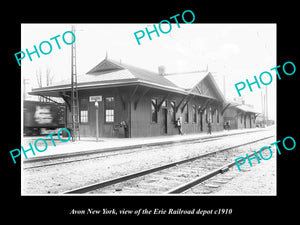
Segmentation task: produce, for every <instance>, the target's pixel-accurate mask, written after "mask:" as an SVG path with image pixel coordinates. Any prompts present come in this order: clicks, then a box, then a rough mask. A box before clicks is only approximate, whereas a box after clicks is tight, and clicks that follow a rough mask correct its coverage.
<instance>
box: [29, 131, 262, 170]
mask: <svg viewBox="0 0 300 225" xmlns="http://www.w3.org/2000/svg"><path fill="white" fill-rule="evenodd" d="M265 131H266V130H255V131H246V132H241V133H233V134H232V133H228V134H222V135H219V136H217V137H209V136H207V137H204V138H201V139H199V138H192V139H187V140H181V141H175V142H174V141H170V142H165V143H162V144H160V145H159V146H160V147H161V146H166V145H170V144H175V143H176V145H178V144H181V145H184V144H187V143H188V144H195V143H205V142H210V141H215V140H219V139H222V138H225V137H228V136H235V135H241V134H248V133H254V132H265ZM157 145H158V143H151V144H144V145H143V144H139V145H136V146H129V147H128V148H126V149H124V148H123V147H122V148H112V149H106V150H102V151H99V150H93V151H83V152H78V154H61V155H54V156H49V157H33V158H29V159H27V160H24V161H23V169H24V170H27V169H35V168H39V167H47V166H55V165H60V164H67V163H74V162H80V161H86V160H91V159H97V158H103V157H108V156H114V155H120V154H130V153H133V152H135V151H139V152H140V151H146V150H149V147H157ZM146 147H147V148H146Z"/></svg>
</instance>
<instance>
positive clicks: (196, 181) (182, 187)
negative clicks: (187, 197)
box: [165, 146, 270, 194]
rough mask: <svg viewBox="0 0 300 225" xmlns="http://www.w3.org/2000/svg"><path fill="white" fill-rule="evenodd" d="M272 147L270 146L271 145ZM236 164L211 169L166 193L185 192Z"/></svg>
mask: <svg viewBox="0 0 300 225" xmlns="http://www.w3.org/2000/svg"><path fill="white" fill-rule="evenodd" d="M269 147H270V146H269ZM259 151H260V150H258V151H256V153H258V152H259ZM263 151H265V149H263ZM254 155H255V154H254V153H252V154H250V155H248V156H249V157H251V156H254ZM240 161H242V159H239V160H238V161H237V162H240ZM235 164H236V162H231V163H228V164H226V165H225V166H221V167H219V168H217V169H215V170H213V171H210V172H208V173H206V174H205V175H203V176H201V177H199V178H196V179H194V180H192V181H190V182H188V183H186V184H183V185H180V186H178V187H176V188H173V189H172V190H170V191H167V192H166V193H165V194H180V193H183V192H185V191H186V190H188V189H191V188H192V187H194V186H197V185H198V184H200V183H202V182H204V181H206V180H208V179H210V178H212V177H215V176H216V175H218V174H220V173H224V172H225V171H228V170H229V168H231V167H233V166H234V165H235Z"/></svg>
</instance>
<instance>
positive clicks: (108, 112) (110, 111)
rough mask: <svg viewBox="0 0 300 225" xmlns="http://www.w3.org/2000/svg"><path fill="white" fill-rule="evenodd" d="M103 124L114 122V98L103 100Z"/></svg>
mask: <svg viewBox="0 0 300 225" xmlns="http://www.w3.org/2000/svg"><path fill="white" fill-rule="evenodd" d="M104 112H105V122H106V123H113V122H114V121H115V100H114V97H106V98H105V111H104Z"/></svg>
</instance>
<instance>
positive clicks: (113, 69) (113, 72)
mask: <svg viewBox="0 0 300 225" xmlns="http://www.w3.org/2000/svg"><path fill="white" fill-rule="evenodd" d="M204 80H205V83H206V82H208V83H209V86H210V88H211V89H213V94H211V95H207V96H206V95H202V94H201V93H199V92H198V91H195V88H196V86H197V85H199V83H201V82H203V81H204ZM135 84H143V85H146V86H150V87H155V88H158V89H162V90H167V91H173V92H177V93H181V94H191V93H193V94H195V95H201V96H204V97H209V98H215V99H218V100H221V101H223V100H224V97H223V95H222V93H221V92H220V90H219V88H218V87H217V85H216V83H215V82H214V79H213V77H212V75H211V74H210V73H209V72H207V71H205V72H203V71H202V72H201V71H197V72H189V73H178V74H167V75H160V74H158V73H155V72H152V71H149V70H145V69H141V68H138V67H135V66H132V65H128V64H124V63H119V62H117V61H115V60H111V59H104V60H102V61H101V62H100V63H99V64H98V65H96V66H95V67H94V68H92V69H91V70H90V71H88V72H87V73H86V74H83V75H80V76H77V88H78V90H81V89H88V88H99V87H105V86H106V87H112V86H121V85H135ZM70 89H71V81H70V79H66V80H64V81H60V82H58V83H56V84H53V85H51V86H48V87H42V88H36V89H33V90H32V92H31V93H30V94H36V95H39V94H42V95H49V96H57V95H58V92H59V91H68V90H70Z"/></svg>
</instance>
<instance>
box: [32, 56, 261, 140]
mask: <svg viewBox="0 0 300 225" xmlns="http://www.w3.org/2000/svg"><path fill="white" fill-rule="evenodd" d="M77 90H78V99H79V115H80V116H79V119H80V135H81V136H94V137H95V136H96V106H95V102H93V101H92V100H93V99H95V98H96V99H98V105H99V110H98V127H99V136H100V137H125V136H126V137H147V136H159V135H175V134H178V128H177V127H176V126H175V121H176V119H177V118H179V117H182V130H183V133H187V134H188V133H201V132H207V131H208V126H207V125H208V122H209V121H211V124H212V131H219V130H223V129H224V123H225V122H226V121H230V125H231V126H230V129H240V128H252V127H255V117H256V116H257V113H255V112H253V111H252V110H251V109H249V108H247V109H246V108H245V107H243V105H240V106H238V105H237V104H234V103H229V102H227V101H226V100H225V98H224V96H223V94H222V92H221V91H220V89H219V88H218V86H217V84H216V82H215V80H214V78H213V76H212V75H211V73H210V72H208V71H196V72H187V73H176V74H175V73H174V74H165V72H164V68H163V67H160V68H159V72H158V73H155V72H151V71H148V70H145V69H141V68H137V67H135V66H131V65H127V64H124V63H120V62H117V61H114V60H111V59H107V58H105V59H104V60H103V61H101V62H100V63H99V64H98V65H96V66H95V67H94V68H92V69H91V70H90V71H89V72H87V73H86V74H84V75H81V76H78V77H77ZM29 94H32V95H40V96H47V97H61V98H63V99H64V101H65V102H66V105H67V106H68V109H69V110H66V111H67V116H66V118H67V120H66V127H68V128H71V127H72V126H71V114H70V104H71V98H70V96H71V81H70V79H69V80H65V81H61V82H59V83H57V84H55V85H52V86H47V87H42V88H35V89H32V91H31V92H30V93H29ZM122 121H125V122H126V124H127V125H128V129H126V131H125V129H124V128H123V127H120V123H121V122H122Z"/></svg>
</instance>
